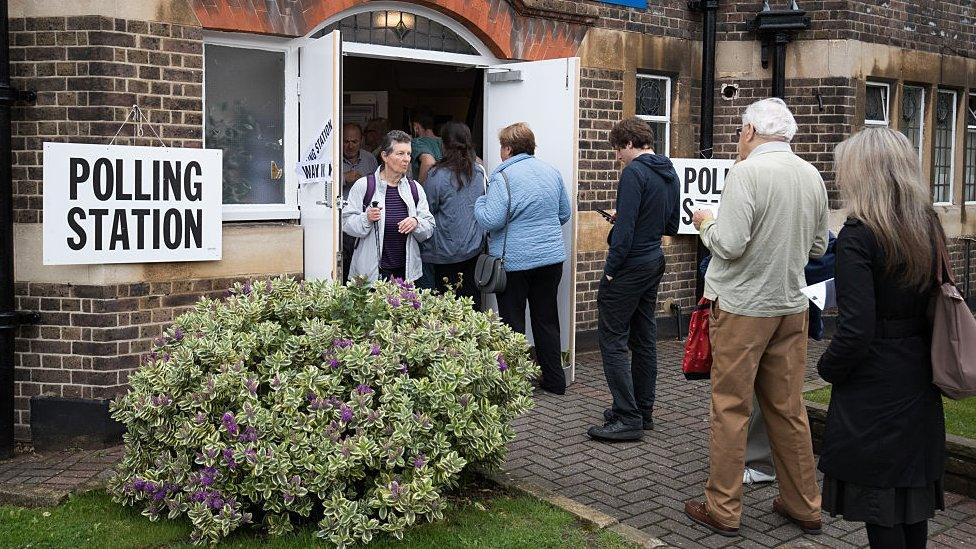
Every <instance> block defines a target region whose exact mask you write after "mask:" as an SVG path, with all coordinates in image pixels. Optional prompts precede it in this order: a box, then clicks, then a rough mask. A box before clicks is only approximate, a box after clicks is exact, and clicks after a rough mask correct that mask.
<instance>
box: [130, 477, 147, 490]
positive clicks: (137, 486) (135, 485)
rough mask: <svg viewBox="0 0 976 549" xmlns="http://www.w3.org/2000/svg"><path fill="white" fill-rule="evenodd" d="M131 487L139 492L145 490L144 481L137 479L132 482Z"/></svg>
mask: <svg viewBox="0 0 976 549" xmlns="http://www.w3.org/2000/svg"><path fill="white" fill-rule="evenodd" d="M132 487H133V488H135V489H136V490H138V491H139V492H141V491H143V490H144V489H145V488H146V481H145V480H143V479H141V478H137V479H136V480H134V481H133V482H132Z"/></svg>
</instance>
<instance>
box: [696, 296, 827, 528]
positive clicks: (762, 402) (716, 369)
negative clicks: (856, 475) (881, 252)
mask: <svg viewBox="0 0 976 549" xmlns="http://www.w3.org/2000/svg"><path fill="white" fill-rule="evenodd" d="M807 322H808V318H807V313H806V312H804V313H798V314H794V315H788V316H779V317H769V318H761V317H749V316H740V315H735V314H732V313H728V312H725V311H722V310H721V309H720V308H719V304H718V303H716V304H715V305H713V307H712V316H711V320H710V325H709V338H710V339H711V342H712V358H713V362H712V409H711V420H712V434H711V441H710V450H709V451H710V463H709V465H710V469H709V475H708V482H707V483H706V485H705V498H706V501H707V504H708V507H707V508H708V512H709V514H710V515H711V517H712V518H713V519H715V520H716V521H718V522H720V523H721V524H723V525H724V526H728V527H732V528H738V527H739V521H740V518H741V516H742V469H743V467H744V463H745V451H746V431H747V428H748V425H749V415H750V413H751V412H752V402H753V400H752V399H753V395H755V396H756V398H757V400H758V402H759V407H760V409H761V410H762V413H763V419H764V420H765V422H766V429H767V431H768V434H769V442H770V445H771V446H772V450H773V463H774V464H775V466H776V476H777V479H776V480H777V482H778V483H779V491H780V497H781V498H782V501H783V504H784V506H785V507H786V510H787V511H788V512H789V513H790V515H792V516H793V517H795V518H797V519H801V520H820V488H819V487H818V486H817V476H816V470H815V467H816V466H815V463H814V459H813V444H812V442H811V440H810V423H809V421H808V419H807V410H806V407H805V406H804V405H803V376H804V373H805V371H806V356H807Z"/></svg>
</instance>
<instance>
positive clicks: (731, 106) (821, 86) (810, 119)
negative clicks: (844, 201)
mask: <svg viewBox="0 0 976 549" xmlns="http://www.w3.org/2000/svg"><path fill="white" fill-rule="evenodd" d="M736 83H737V84H739V94H738V97H737V98H735V99H732V100H726V99H722V98H720V96H719V91H720V90H719V89H716V92H715V94H716V97H719V98H718V99H716V103H715V157H716V158H734V157H735V154H736V138H735V130H736V128H738V127H740V126H741V125H742V113H743V111H744V110H745V108H746V107H747V106H748V105H749V104H750V103H752V102H754V101H758V100H759V99H763V98H766V97H768V96H769V92H770V89H771V86H772V82H771V81H770V80H766V79H764V80H746V81H736ZM722 84H723V82H721V81H719V82H718V83H717V85H718V87H719V88H721V86H722ZM856 91H857V82H856V81H855V80H853V79H850V78H821V79H817V78H806V79H790V80H787V81H786V102H787V104H788V105H789V106H790V109H792V111H793V114H794V116H795V117H796V122H797V125H798V126H799V129H798V131H797V134H796V137H794V138H793V150H794V151H795V152H796V154H798V155H799V156H800V157H802V158H803V159H804V160H806V161H808V162H810V163H811V164H813V165H814V166H816V167H817V169H818V170H820V174H821V175H822V176H823V178H824V182H825V183H826V184H827V194H828V196H829V197H830V205H831V207H832V208H837V207H839V198H840V197H839V194H838V191H837V187H836V185H835V184H834V171H833V170H834V164H833V150H834V147H835V146H836V145H837V143H840V142H841V141H843V140H844V138H845V137H847V136H848V135H850V134H851V133H853V132H854V131H855V130H856V129H857V128H856V127H855V120H854V116H855V106H856V105H855V103H856ZM818 94H819V97H818Z"/></svg>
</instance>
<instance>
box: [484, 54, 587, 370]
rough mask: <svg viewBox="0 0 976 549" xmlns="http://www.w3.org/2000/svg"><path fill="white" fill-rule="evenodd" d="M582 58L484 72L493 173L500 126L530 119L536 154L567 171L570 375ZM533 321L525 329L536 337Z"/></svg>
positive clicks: (562, 318)
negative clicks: (570, 206) (570, 210)
mask: <svg viewBox="0 0 976 549" xmlns="http://www.w3.org/2000/svg"><path fill="white" fill-rule="evenodd" d="M579 80H580V63H579V58H575V57H573V58H568V59H550V60H546V61H533V62H527V63H511V64H506V65H493V66H491V67H489V68H488V69H487V70H486V71H485V128H484V129H485V133H484V135H485V147H484V149H485V150H484V160H485V165H486V167H487V169H488V173H491V172H492V171H493V170H494V169H495V168H496V167H497V166H498V165H499V164H500V163H501V157H500V156H499V148H498V139H497V137H498V131H499V130H501V129H502V128H504V127H505V126H508V125H509V124H514V123H516V122H526V123H527V124H528V125H529V127H531V128H532V131H533V133H535V139H536V156H538V157H539V158H540V159H542V160H544V161H546V162H548V163H549V164H552V165H553V166H555V167H556V168H557V169H558V170H559V172H560V173H561V174H562V176H563V183H564V184H565V185H566V193H567V194H569V197H570V201H571V202H572V206H573V217H572V218H571V219H570V221H569V222H568V223H566V225H564V226H563V243H564V244H565V246H566V255H567V261H566V263H565V264H564V265H563V277H562V282H561V283H560V284H559V327H560V329H561V331H562V349H563V352H564V353H568V357H569V359H568V360H567V361H566V362H565V363H564V368H566V370H567V371H566V379H567V380H569V381H572V380H573V379H574V377H575V374H576V368H575V363H576V192H577V191H576V189H577V181H576V173H577V170H576V167H577V159H578V158H579V155H578V151H577V149H578V146H579V145H578V144H579ZM529 326H530V323H529V322H526V329H527V331H528V332H529V333H527V334H526V335H528V336H529V338H530V341H531V328H530V327H529Z"/></svg>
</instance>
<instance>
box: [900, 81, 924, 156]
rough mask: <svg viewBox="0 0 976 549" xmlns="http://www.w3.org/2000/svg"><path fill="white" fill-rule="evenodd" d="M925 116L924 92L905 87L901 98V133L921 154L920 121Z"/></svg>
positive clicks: (912, 87) (920, 89) (919, 89)
mask: <svg viewBox="0 0 976 549" xmlns="http://www.w3.org/2000/svg"><path fill="white" fill-rule="evenodd" d="M924 116H925V90H923V89H922V88H916V87H914V86H905V89H904V91H903V93H902V97H901V133H903V134H905V137H907V138H908V140H909V141H911V143H912V146H914V147H915V151H916V152H917V153H919V154H921V152H922V120H924Z"/></svg>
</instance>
